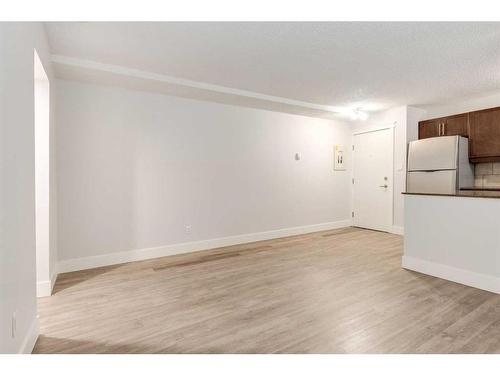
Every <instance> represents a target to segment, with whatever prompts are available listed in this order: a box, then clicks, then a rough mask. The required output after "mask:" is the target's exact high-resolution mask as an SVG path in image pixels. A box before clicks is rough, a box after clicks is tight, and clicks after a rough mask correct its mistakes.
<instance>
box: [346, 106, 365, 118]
mask: <svg viewBox="0 0 500 375" xmlns="http://www.w3.org/2000/svg"><path fill="white" fill-rule="evenodd" d="M349 117H350V118H351V120H361V121H365V120H366V119H367V118H368V114H367V113H366V112H363V111H362V110H361V109H359V108H356V109H353V110H352V111H351V113H350V115H349Z"/></svg>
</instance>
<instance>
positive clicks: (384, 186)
mask: <svg viewBox="0 0 500 375" xmlns="http://www.w3.org/2000/svg"><path fill="white" fill-rule="evenodd" d="M379 187H383V188H386V189H387V188H388V187H389V185H387V184H385V185H380V186H379Z"/></svg>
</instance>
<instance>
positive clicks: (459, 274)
mask: <svg viewBox="0 0 500 375" xmlns="http://www.w3.org/2000/svg"><path fill="white" fill-rule="evenodd" d="M402 266H403V268H406V269H409V270H412V271H417V272H420V273H425V274H427V275H431V276H435V277H439V278H441V279H445V280H450V281H454V282H456V283H459V284H464V285H468V286H472V287H474V288H478V289H483V290H487V291H489V292H493V293H497V294H500V278H498V277H495V276H491V275H486V274H483V273H476V272H472V271H467V270H464V269H462V268H455V267H450V266H446V265H444V264H441V263H434V262H429V261H427V260H422V259H418V258H414V257H409V256H403V260H402Z"/></svg>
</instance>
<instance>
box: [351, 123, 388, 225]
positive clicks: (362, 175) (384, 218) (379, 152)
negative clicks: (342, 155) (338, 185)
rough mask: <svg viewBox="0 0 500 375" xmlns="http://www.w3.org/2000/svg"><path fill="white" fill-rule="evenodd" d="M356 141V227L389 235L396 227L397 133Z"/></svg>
mask: <svg viewBox="0 0 500 375" xmlns="http://www.w3.org/2000/svg"><path fill="white" fill-rule="evenodd" d="M353 138H354V149H353V161H354V168H353V169H354V176H353V177H354V179H353V224H354V226H357V227H362V228H368V229H375V230H381V231H386V232H388V231H390V228H391V226H392V191H393V129H392V128H387V129H381V130H376V131H370V132H366V133H359V134H355V135H354V137H353Z"/></svg>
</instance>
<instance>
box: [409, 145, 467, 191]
mask: <svg viewBox="0 0 500 375" xmlns="http://www.w3.org/2000/svg"><path fill="white" fill-rule="evenodd" d="M473 185H474V166H473V164H471V163H469V140H468V139H467V138H465V137H460V136H458V135H456V136H447V137H434V138H426V139H421V140H418V141H413V142H410V143H409V145H408V168H407V174H406V191H407V192H408V193H436V194H455V193H456V192H457V190H460V189H461V188H470V187H472V186H473Z"/></svg>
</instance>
